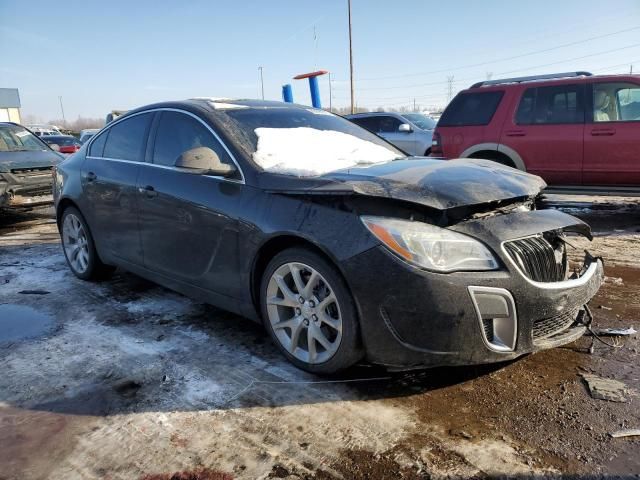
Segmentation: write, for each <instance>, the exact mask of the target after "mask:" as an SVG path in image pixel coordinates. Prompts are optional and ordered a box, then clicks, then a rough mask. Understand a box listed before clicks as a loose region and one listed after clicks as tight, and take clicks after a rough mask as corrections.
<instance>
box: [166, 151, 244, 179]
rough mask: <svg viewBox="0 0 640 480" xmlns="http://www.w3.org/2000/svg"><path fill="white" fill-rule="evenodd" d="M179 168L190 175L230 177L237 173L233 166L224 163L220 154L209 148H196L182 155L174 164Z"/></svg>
mask: <svg viewBox="0 0 640 480" xmlns="http://www.w3.org/2000/svg"><path fill="white" fill-rule="evenodd" d="M174 166H175V167H177V168H184V169H186V170H188V173H198V174H207V175H216V176H220V177H229V176H231V175H232V174H233V173H235V171H236V168H235V167H234V166H233V165H229V164H226V163H222V162H221V161H220V157H218V154H217V153H216V152H214V151H213V150H211V149H210V148H209V147H196V148H192V149H191V150H187V151H186V152H184V153H182V155H180V156H179V157H178V158H177V159H176V162H175V164H174Z"/></svg>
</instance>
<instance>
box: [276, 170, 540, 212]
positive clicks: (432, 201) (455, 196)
mask: <svg viewBox="0 0 640 480" xmlns="http://www.w3.org/2000/svg"><path fill="white" fill-rule="evenodd" d="M280 178H282V177H280ZM268 183H271V184H272V185H273V186H274V187H275V182H273V183H272V182H268ZM277 183H278V184H279V185H278V187H276V188H270V186H268V185H264V187H265V188H268V189H272V190H280V191H283V190H285V191H287V192H288V193H293V194H296V193H297V194H302V193H318V194H320V193H336V194H339V193H342V194H360V195H368V196H374V197H384V198H393V199H397V200H403V201H407V202H412V203H417V204H420V205H424V206H427V207H430V208H434V209H438V210H447V209H451V208H456V207H462V206H471V205H478V204H483V203H488V202H503V201H505V200H510V199H519V198H532V197H534V196H536V195H538V194H539V193H540V191H541V190H542V189H543V188H545V187H546V183H545V182H544V180H542V179H541V178H540V177H538V176H536V175H531V174H528V173H525V172H521V171H519V170H516V169H514V168H510V167H505V166H503V165H500V164H498V163H496V162H492V161H489V160H479V159H471V158H464V159H455V160H437V159H430V158H426V157H414V158H407V159H403V160H396V161H393V162H388V163H383V164H379V165H372V166H369V167H367V166H363V167H358V168H349V169H345V170H338V171H335V172H331V173H328V174H326V175H322V176H320V177H315V178H313V179H302V178H300V179H298V178H295V179H291V180H289V181H284V182H277Z"/></svg>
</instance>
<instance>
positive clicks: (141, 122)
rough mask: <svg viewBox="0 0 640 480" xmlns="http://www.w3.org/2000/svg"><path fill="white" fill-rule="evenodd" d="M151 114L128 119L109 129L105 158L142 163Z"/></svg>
mask: <svg viewBox="0 0 640 480" xmlns="http://www.w3.org/2000/svg"><path fill="white" fill-rule="evenodd" d="M151 115H152V114H150V113H145V114H142V115H136V116H135V117H131V118H127V119H126V120H123V121H121V122H119V123H117V124H116V125H114V126H113V127H111V128H110V129H109V137H108V138H107V143H106V144H105V146H104V155H103V156H104V157H107V158H117V159H120V160H133V161H141V160H142V159H143V158H144V147H145V145H146V139H147V135H146V133H147V127H148V126H149V121H150V120H151Z"/></svg>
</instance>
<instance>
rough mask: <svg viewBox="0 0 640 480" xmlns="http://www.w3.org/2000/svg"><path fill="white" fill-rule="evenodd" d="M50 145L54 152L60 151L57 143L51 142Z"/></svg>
mask: <svg viewBox="0 0 640 480" xmlns="http://www.w3.org/2000/svg"><path fill="white" fill-rule="evenodd" d="M49 146H50V147H51V150H53V151H54V152H59V151H60V147H59V146H58V145H57V144H55V143H50V144H49Z"/></svg>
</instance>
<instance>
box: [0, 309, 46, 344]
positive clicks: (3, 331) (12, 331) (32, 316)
mask: <svg viewBox="0 0 640 480" xmlns="http://www.w3.org/2000/svg"><path fill="white" fill-rule="evenodd" d="M54 324H55V320H54V319H53V317H51V316H49V315H47V314H45V313H42V312H38V311H37V310H34V309H33V308H30V307H25V306H22V305H0V343H5V342H14V341H16V340H22V339H24V338H32V337H37V336H39V335H43V334H45V333H46V332H47V331H48V330H50V329H51V328H52V327H53V326H54Z"/></svg>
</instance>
